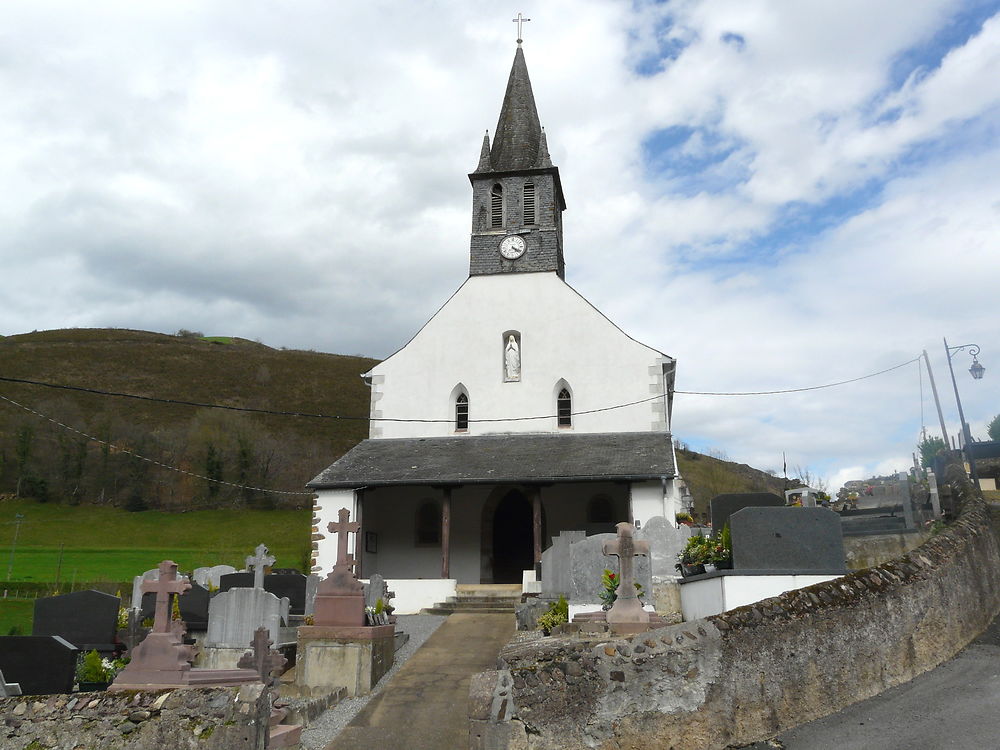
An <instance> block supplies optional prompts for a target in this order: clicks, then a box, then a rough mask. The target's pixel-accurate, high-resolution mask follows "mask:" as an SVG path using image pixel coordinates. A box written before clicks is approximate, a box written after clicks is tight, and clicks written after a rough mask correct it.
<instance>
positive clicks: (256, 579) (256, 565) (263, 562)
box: [246, 544, 274, 589]
mask: <svg viewBox="0 0 1000 750" xmlns="http://www.w3.org/2000/svg"><path fill="white" fill-rule="evenodd" d="M246 562H247V567H248V568H253V587H254V588H255V589H262V588H264V568H267V567H270V566H272V565H274V555H272V554H269V553H268V551H267V547H265V546H264V545H263V544H258V545H257V549H255V550H254V551H253V554H252V555H249V556H247V561H246Z"/></svg>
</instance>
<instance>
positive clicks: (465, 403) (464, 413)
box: [455, 393, 469, 432]
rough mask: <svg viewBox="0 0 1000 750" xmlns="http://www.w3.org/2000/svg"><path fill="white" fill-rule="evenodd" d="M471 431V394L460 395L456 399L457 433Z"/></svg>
mask: <svg viewBox="0 0 1000 750" xmlns="http://www.w3.org/2000/svg"><path fill="white" fill-rule="evenodd" d="M468 429H469V394H467V393H459V394H458V396H457V397H456V398H455V431H456V432H466V431H467V430H468Z"/></svg>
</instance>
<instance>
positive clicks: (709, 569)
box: [705, 563, 715, 573]
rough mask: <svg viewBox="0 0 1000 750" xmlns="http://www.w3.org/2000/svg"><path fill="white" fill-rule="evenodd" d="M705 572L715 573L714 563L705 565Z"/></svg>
mask: <svg viewBox="0 0 1000 750" xmlns="http://www.w3.org/2000/svg"><path fill="white" fill-rule="evenodd" d="M705 572H706V573H714V572H715V563H705Z"/></svg>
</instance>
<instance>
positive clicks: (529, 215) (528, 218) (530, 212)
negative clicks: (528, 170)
mask: <svg viewBox="0 0 1000 750" xmlns="http://www.w3.org/2000/svg"><path fill="white" fill-rule="evenodd" d="M523 207H524V223H525V224H534V223H535V184H534V183H533V182H526V183H524V202H523Z"/></svg>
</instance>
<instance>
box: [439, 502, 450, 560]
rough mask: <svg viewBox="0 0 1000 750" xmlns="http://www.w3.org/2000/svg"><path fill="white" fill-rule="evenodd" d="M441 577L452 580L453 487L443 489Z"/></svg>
mask: <svg viewBox="0 0 1000 750" xmlns="http://www.w3.org/2000/svg"><path fill="white" fill-rule="evenodd" d="M442 493H443V494H442V497H441V577H442V578H451V575H450V573H451V487H444V488H442Z"/></svg>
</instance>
